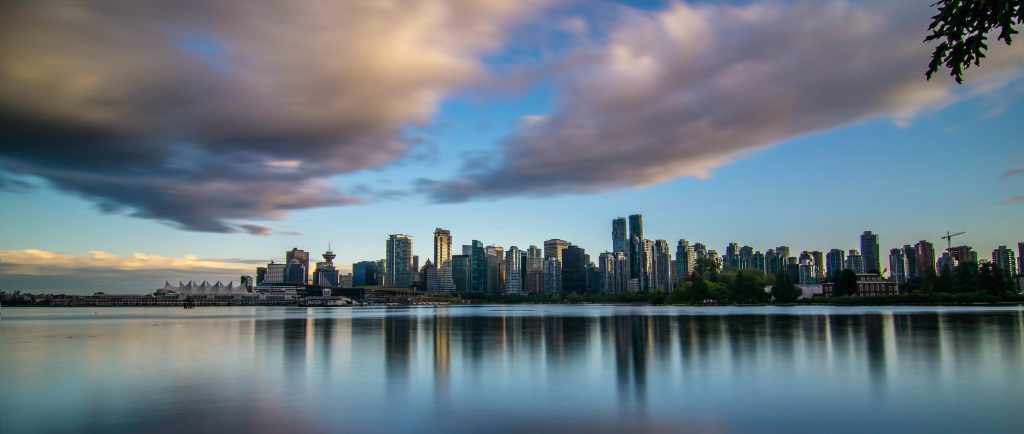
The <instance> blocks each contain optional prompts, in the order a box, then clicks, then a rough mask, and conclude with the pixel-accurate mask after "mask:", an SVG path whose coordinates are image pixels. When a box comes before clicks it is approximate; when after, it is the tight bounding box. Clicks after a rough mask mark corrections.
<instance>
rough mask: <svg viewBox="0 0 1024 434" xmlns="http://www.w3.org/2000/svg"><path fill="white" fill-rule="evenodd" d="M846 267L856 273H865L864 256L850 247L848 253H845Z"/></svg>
mask: <svg viewBox="0 0 1024 434" xmlns="http://www.w3.org/2000/svg"><path fill="white" fill-rule="evenodd" d="M846 268H848V269H850V270H853V272H854V273H857V274H865V272H864V271H865V270H864V256H862V255H861V254H860V252H858V251H856V250H854V249H850V253H848V254H847V255H846Z"/></svg>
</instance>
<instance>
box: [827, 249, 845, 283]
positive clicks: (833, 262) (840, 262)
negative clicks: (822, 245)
mask: <svg viewBox="0 0 1024 434" xmlns="http://www.w3.org/2000/svg"><path fill="white" fill-rule="evenodd" d="M845 264H846V254H844V253H843V251H842V250H839V249H832V250H829V251H828V253H826V254H825V268H826V270H827V275H828V280H829V281H831V282H835V281H836V279H837V278H838V277H839V272H840V271H843V267H844V266H845Z"/></svg>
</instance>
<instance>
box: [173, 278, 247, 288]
mask: <svg viewBox="0 0 1024 434" xmlns="http://www.w3.org/2000/svg"><path fill="white" fill-rule="evenodd" d="M164 283H166V282H164ZM238 284H239V286H241V287H243V288H245V289H246V290H247V291H252V287H253V286H255V285H253V284H252V276H245V275H243V276H242V277H241V278H240V279H239V280H238Z"/></svg>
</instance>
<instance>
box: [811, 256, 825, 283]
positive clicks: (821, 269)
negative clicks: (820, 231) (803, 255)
mask: <svg viewBox="0 0 1024 434" xmlns="http://www.w3.org/2000/svg"><path fill="white" fill-rule="evenodd" d="M811 259H814V265H816V266H817V267H818V280H819V281H822V280H825V255H824V254H823V253H821V252H820V251H818V250H815V251H813V252H811Z"/></svg>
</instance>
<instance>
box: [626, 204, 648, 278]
mask: <svg viewBox="0 0 1024 434" xmlns="http://www.w3.org/2000/svg"><path fill="white" fill-rule="evenodd" d="M632 219H633V216H630V222H632ZM630 232H632V226H631V227H630ZM646 247H647V246H645V245H644V240H643V239H642V238H639V237H638V236H637V235H636V234H632V235H630V238H629V275H630V276H631V277H632V278H634V279H637V283H638V284H639V285H640V290H641V291H646V290H647V279H648V277H649V274H648V253H647V252H648V249H647V248H646Z"/></svg>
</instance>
